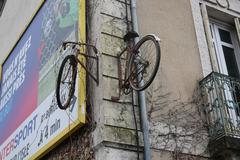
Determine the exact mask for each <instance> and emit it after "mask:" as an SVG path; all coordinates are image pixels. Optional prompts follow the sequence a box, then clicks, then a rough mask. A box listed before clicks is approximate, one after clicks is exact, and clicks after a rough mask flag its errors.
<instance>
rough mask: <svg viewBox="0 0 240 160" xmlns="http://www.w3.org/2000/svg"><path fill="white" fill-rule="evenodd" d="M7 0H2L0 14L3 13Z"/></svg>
mask: <svg viewBox="0 0 240 160" xmlns="http://www.w3.org/2000/svg"><path fill="white" fill-rule="evenodd" d="M6 1H7V0H0V16H1V15H2V12H3V8H4V6H5V3H6Z"/></svg>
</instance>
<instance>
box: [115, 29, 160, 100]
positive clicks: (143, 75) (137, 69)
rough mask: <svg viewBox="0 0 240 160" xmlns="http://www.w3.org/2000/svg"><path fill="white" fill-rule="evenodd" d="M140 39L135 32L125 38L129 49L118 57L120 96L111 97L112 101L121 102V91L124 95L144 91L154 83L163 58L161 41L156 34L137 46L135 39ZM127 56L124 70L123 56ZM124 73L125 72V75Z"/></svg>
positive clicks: (129, 33) (145, 38) (139, 42)
mask: <svg viewBox="0 0 240 160" xmlns="http://www.w3.org/2000/svg"><path fill="white" fill-rule="evenodd" d="M136 37H139V35H138V33H136V32H134V31H130V32H128V33H127V34H126V35H125V36H124V37H123V39H124V41H125V42H127V47H126V48H125V49H123V50H122V51H121V52H120V53H119V54H118V55H117V59H118V76H119V77H118V78H119V89H120V91H119V95H118V97H113V96H112V97H111V98H112V100H119V98H120V95H121V90H122V91H123V93H124V94H129V93H130V92H131V91H132V89H133V90H136V91H143V90H145V89H146V88H148V87H149V85H150V84H151V83H152V82H153V80H154V78H155V76H156V74H157V71H158V68H159V65H160V58H161V50H160V44H159V42H160V39H159V38H158V37H157V36H155V35H154V34H150V35H146V36H144V37H143V38H141V39H140V40H139V41H138V42H137V43H136V44H134V43H133V39H134V38H136ZM124 53H126V56H125V61H126V62H125V69H124V70H123V69H122V63H121V61H122V59H124V58H123V54H124ZM122 71H125V72H124V74H123V73H122Z"/></svg>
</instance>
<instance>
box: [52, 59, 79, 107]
mask: <svg viewBox="0 0 240 160" xmlns="http://www.w3.org/2000/svg"><path fill="white" fill-rule="evenodd" d="M76 75H77V62H76V60H75V57H74V55H68V56H66V58H64V60H63V62H62V64H61V66H60V69H59V74H58V77H57V87H56V98H57V104H58V107H59V108H60V109H63V110H65V109H67V108H68V107H69V106H70V102H71V99H72V97H73V94H74V91H75V81H76Z"/></svg>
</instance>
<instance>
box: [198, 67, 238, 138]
mask: <svg viewBox="0 0 240 160" xmlns="http://www.w3.org/2000/svg"><path fill="white" fill-rule="evenodd" d="M199 84H200V89H201V96H202V98H203V99H202V100H203V108H204V113H205V115H206V122H207V124H208V127H209V135H210V139H211V140H215V139H218V138H221V137H223V136H231V137H236V138H240V80H239V79H235V78H232V77H229V76H226V75H223V74H220V73H216V72H212V73H211V74H209V75H208V76H207V77H205V78H204V79H203V80H201V81H200V83H199Z"/></svg>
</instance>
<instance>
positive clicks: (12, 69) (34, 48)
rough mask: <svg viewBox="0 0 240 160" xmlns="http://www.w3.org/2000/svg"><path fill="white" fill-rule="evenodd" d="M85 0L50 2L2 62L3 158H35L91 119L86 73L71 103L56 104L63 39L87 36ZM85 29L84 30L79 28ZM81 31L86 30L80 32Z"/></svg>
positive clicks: (0, 148)
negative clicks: (67, 105) (87, 113)
mask: <svg viewBox="0 0 240 160" xmlns="http://www.w3.org/2000/svg"><path fill="white" fill-rule="evenodd" d="M84 6H85V2H84V0H80V1H79V0H48V1H45V2H44V3H43V4H42V6H41V8H40V9H39V11H38V12H37V14H36V15H35V16H34V18H33V20H32V22H31V23H30V24H29V26H28V28H27V29H26V30H25V32H24V33H23V35H22V36H21V38H20V40H19V41H18V43H17V44H16V45H15V47H14V48H13V50H12V51H11V53H10V54H9V56H8V58H7V59H6V61H5V62H4V64H3V65H2V79H1V86H0V95H1V100H0V131H1V134H0V160H23V159H34V158H36V157H38V156H40V155H41V154H42V153H44V152H45V151H46V150H47V149H48V148H49V147H51V146H52V145H54V144H55V143H56V142H57V141H59V140H61V139H62V138H63V137H64V136H65V135H66V134H67V133H68V132H70V131H71V130H72V129H73V128H75V127H78V126H80V125H81V124H83V123H84V121H85V116H84V115H85V100H83V98H82V97H83V96H81V99H80V98H77V97H78V95H79V93H80V94H81V92H82V94H84V93H85V91H84V89H85V88H84V87H81V90H83V91H81V90H79V89H78V88H79V86H80V85H84V84H85V78H84V77H81V76H80V75H78V77H77V78H78V81H77V84H76V91H75V95H74V98H73V100H72V103H71V106H70V108H69V109H67V110H66V111H63V110H60V109H59V108H58V106H57V104H56V96H55V87H56V78H57V75H58V70H59V66H60V64H61V62H62V60H63V58H64V57H66V55H68V54H72V53H70V52H69V51H68V50H66V51H64V52H63V51H61V52H60V46H61V44H62V42H63V41H74V42H77V41H78V40H79V39H81V40H84V36H83V35H82V34H85V31H84V27H80V26H85V24H84V23H85V15H84V13H85V11H84V10H85V8H84ZM79 28H82V31H80V30H79ZM80 33H81V34H80Z"/></svg>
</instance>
